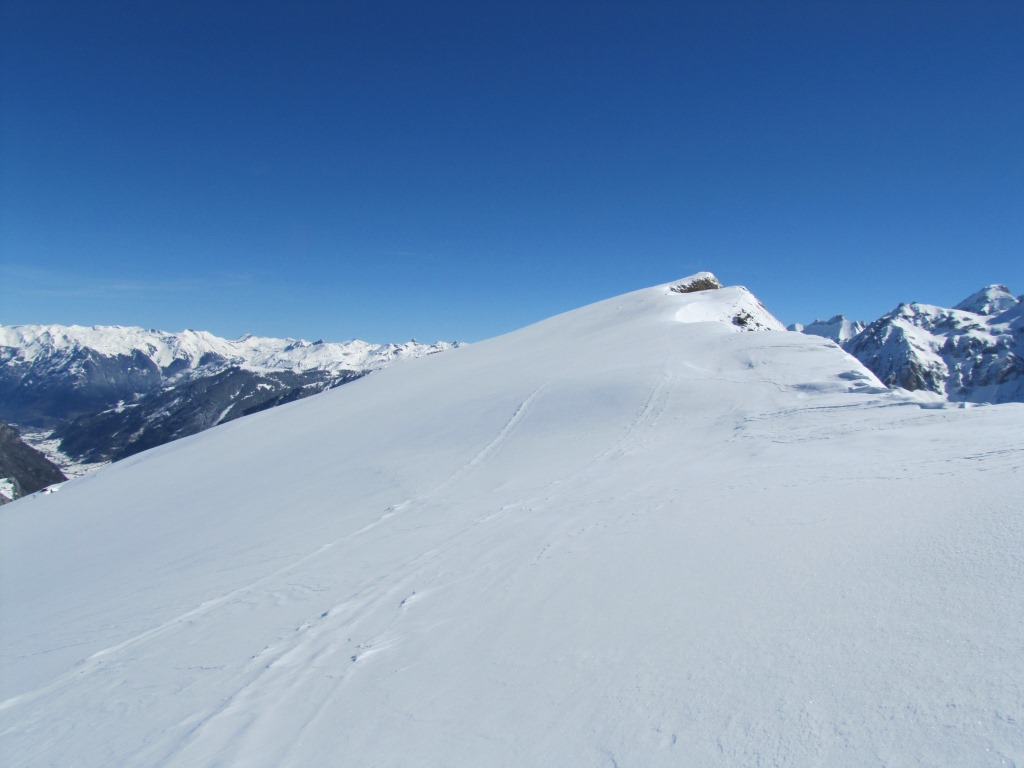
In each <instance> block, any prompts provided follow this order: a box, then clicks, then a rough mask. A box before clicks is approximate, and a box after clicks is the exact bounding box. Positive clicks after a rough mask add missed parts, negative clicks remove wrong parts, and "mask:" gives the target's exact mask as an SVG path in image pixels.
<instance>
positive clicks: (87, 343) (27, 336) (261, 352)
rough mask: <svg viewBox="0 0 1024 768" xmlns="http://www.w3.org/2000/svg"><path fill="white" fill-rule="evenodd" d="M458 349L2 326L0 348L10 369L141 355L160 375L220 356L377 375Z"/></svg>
mask: <svg viewBox="0 0 1024 768" xmlns="http://www.w3.org/2000/svg"><path fill="white" fill-rule="evenodd" d="M453 346H457V343H455V344H453V343H451V342H443V341H439V342H437V343H435V344H421V343H419V342H417V341H416V340H412V341H408V342H405V343H404V344H371V343H369V342H365V341H360V340H359V339H353V340H351V341H344V342H325V341H312V342H311V341H304V340H302V339H273V338H266V337H261V336H251V335H246V336H242V337H241V338H240V339H235V340H231V339H222V338H220V337H219V336H214V335H213V334H212V333H207V332H206V331H193V330H185V331H181V332H179V333H171V332H168V331H157V330H147V329H145V328H137V327H133V326H117V325H94V326H82V325H0V348H3V347H9V348H11V349H12V353H10V354H9V357H10V363H11V364H15V365H25V364H31V363H32V362H33V361H34V360H37V359H39V358H46V357H50V356H53V355H55V354H60V353H63V352H72V351H77V350H80V349H90V350H93V351H95V352H97V353H98V354H101V355H105V356H116V355H131V354H133V353H135V352H141V353H142V354H143V355H145V356H146V357H148V358H149V359H150V360H152V361H153V362H154V363H155V364H156V365H157V367H158V368H160V369H165V368H168V367H170V366H171V365H172V364H174V363H176V362H184V363H185V364H186V366H185V370H191V369H194V368H197V367H199V365H200V364H201V361H203V358H204V356H207V355H215V356H217V357H219V358H221V359H222V360H223V361H224V362H225V363H226V364H230V365H236V366H239V367H242V368H245V369H248V370H253V371H279V370H291V371H306V370H312V369H317V370H326V371H354V370H375V369H377V368H380V367H382V366H385V365H387V364H388V363H390V362H392V361H394V360H396V359H399V358H414V357H421V356H423V355H427V354H431V353H433V352H441V351H444V350H447V349H451V348H452V347H453Z"/></svg>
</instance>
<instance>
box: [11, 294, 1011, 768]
mask: <svg viewBox="0 0 1024 768" xmlns="http://www.w3.org/2000/svg"><path fill="white" fill-rule="evenodd" d="M675 285H678V284H675ZM741 321H742V322H741ZM758 326H760V327H777V328H780V329H781V326H779V325H778V323H777V321H775V320H774V318H772V317H771V316H770V315H769V314H768V313H767V312H766V311H764V309H763V308H762V307H761V306H760V304H759V303H758V302H757V301H756V299H754V298H753V297H752V296H750V294H749V293H747V292H746V291H745V290H743V289H741V288H725V289H720V290H707V291H700V292H697V293H677V292H675V291H673V290H672V286H668V285H666V286H660V287H657V288H652V289H648V290H644V291H638V292H636V293H632V294H627V295H625V296H620V297H617V298H614V299H610V300H608V301H605V302H600V303H598V304H595V305H592V306H589V307H585V308H583V309H580V310H577V311H574V312H570V313H567V314H565V315H561V316H558V317H555V318H551V319H550V320H547V321H544V322H542V323H538V324H536V325H534V326H531V327H529V328H525V329H523V330H521V331H518V332H515V333H512V334H508V335H506V336H503V337H499V338H496V339H492V340H490V341H488V342H483V343H481V344H477V345H473V346H471V347H465V348H462V349H458V350H454V351H452V352H451V353H449V354H445V355H435V356H430V357H427V358H424V359H421V360H416V361H413V362H410V363H409V364H406V365H402V366H394V367H390V368H387V369H385V370H383V371H381V372H379V373H377V374H375V375H374V377H373V379H374V380H373V381H370V380H369V379H363V380H360V381H356V382H353V383H352V384H350V385H346V386H345V387H342V388H340V389H336V390H333V391H331V392H329V393H326V394H324V395H323V396H321V397H317V398H312V399H306V400H302V401H300V402H296V403H292V404H289V405H285V406H282V407H280V408H275V409H273V410H271V411H267V412H264V413H261V414H257V415H255V416H253V417H251V418H248V419H244V420H239V421H235V422H232V423H229V424H226V425H222V426H220V427H217V428H215V429H212V430H209V431H206V432H203V433H202V434H199V435H195V436H193V437H190V438H186V439H184V440H180V441H177V442H175V443H172V444H169V445H165V446H162V447H160V448H157V449H155V450H152V451H148V452H146V453H143V454H139V455H137V456H133V457H131V458H129V459H126V460H124V461H122V462H119V463H117V464H114V465H111V466H110V467H108V468H105V469H103V470H100V471H99V472H96V473H94V474H91V475H88V476H85V477H82V478H79V479H76V480H73V481H71V482H69V483H67V484H66V485H65V486H64V489H63V490H62V491H61V493H59V494H53V495H49V496H41V497H33V498H31V499H26V500H22V501H19V502H16V503H14V504H11V505H8V506H6V507H4V510H3V512H2V513H0V564H2V566H0V567H2V568H3V573H2V578H0V604H2V605H4V607H5V616H7V617H12V618H11V619H10V620H7V621H5V623H4V625H3V630H2V632H3V637H2V643H0V653H2V654H3V655H2V661H3V666H4V675H3V676H2V678H0V680H2V682H0V686H2V687H0V739H2V742H0V743H2V747H3V750H4V751H3V754H4V755H5V756H6V757H7V759H6V764H8V765H11V766H20V765H40V764H51V763H57V764H59V763H62V762H64V763H70V762H75V763H76V764H81V765H103V764H121V765H140V766H145V765H167V766H179V765H180V766H190V765H215V764H222V765H247V766H305V765H331V764H346V765H380V766H392V765H393V766H397V765H422V766H442V765H443V766H462V765H465V766H479V765H493V766H520V765H595V766H597V765H616V764H617V765H623V766H625V765H645V766H661V765H664V766H677V765H706V766H716V765H718V766H755V765H772V764H781V765H838V766H863V765H883V764H885V765H897V764H931V765H968V764H969V765H999V764H1000V763H1001V761H1003V763H1004V764H1005V762H1006V761H1009V760H1017V759H1018V758H1019V756H1020V755H1021V754H1022V753H1024V735H1022V724H1024V713H1022V712H1021V709H1020V707H1021V701H1024V683H1022V681H1024V658H1022V656H1024V654H1022V651H1021V648H1022V645H1024V644H1022V642H1021V641H1022V629H1021V625H1020V615H1019V607H1020V604H1021V597H1022V588H1021V579H1022V576H1024V574H1022V572H1021V567H1020V557H1019V552H1020V551H1021V544H1022V538H1024V516H1022V515H1021V514H1020V512H1021V508H1020V499H1021V498H1024V480H1022V476H1021V474H1020V472H1019V467H1020V461H1021V458H1022V457H1024V407H1022V406H1019V405H1015V404H1009V405H1001V406H991V407H987V408H924V407H921V403H919V402H917V401H914V400H912V399H911V398H908V397H903V396H900V395H898V394H894V393H890V392H887V391H885V390H884V389H883V388H882V387H881V386H880V384H879V382H878V381H877V379H875V378H874V377H873V376H872V375H871V374H870V373H869V372H868V371H866V370H865V369H864V368H863V367H862V366H860V364H859V363H857V362H856V361H855V360H853V359H852V358H850V357H849V356H848V355H846V354H844V353H843V352H841V351H840V350H839V349H838V348H837V347H836V346H835V345H834V344H832V343H831V342H828V341H826V340H824V339H821V338H817V337H813V336H803V335H797V334H790V333H783V332H772V331H760V332H744V330H743V329H744V328H750V327H758ZM43 552H45V553H46V555H45V557H43V556H41V553H43ZM55 564H58V565H55Z"/></svg>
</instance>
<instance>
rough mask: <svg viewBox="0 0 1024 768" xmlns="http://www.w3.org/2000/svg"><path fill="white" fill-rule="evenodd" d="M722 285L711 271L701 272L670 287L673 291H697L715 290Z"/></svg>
mask: <svg viewBox="0 0 1024 768" xmlns="http://www.w3.org/2000/svg"><path fill="white" fill-rule="evenodd" d="M721 287H722V284H721V283H720V282H718V278H717V277H715V276H714V275H712V274H711V273H710V272H701V273H699V274H696V275H694V276H693V277H691V278H689V279H687V280H684V281H683V282H681V283H676V284H675V285H673V286H670V287H669V290H670V291H672V292H673V293H696V292H697V291H714V290H717V289H719V288H721Z"/></svg>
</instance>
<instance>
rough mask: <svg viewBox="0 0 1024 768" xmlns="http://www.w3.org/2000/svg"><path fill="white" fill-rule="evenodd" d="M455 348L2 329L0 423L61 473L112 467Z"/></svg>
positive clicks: (116, 329)
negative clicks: (81, 466) (40, 450)
mask: <svg viewBox="0 0 1024 768" xmlns="http://www.w3.org/2000/svg"><path fill="white" fill-rule="evenodd" d="M455 346H458V344H457V343H448V342H438V343H436V344H421V343H419V342H417V341H415V340H413V341H410V342H407V343H405V344H380V345H378V344H369V343H367V342H364V341H358V340H353V341H347V342H341V343H329V342H324V341H314V342H309V341H302V340H294V339H271V338H261V337H257V336H243V337H242V338H240V339H237V340H228V339H222V338H219V337H217V336H214V335H213V334H210V333H205V332H202V331H191V330H188V331H183V332H181V333H168V332H165V331H155V330H145V329H143V328H134V327H121V326H91V327H83V326H62V325H21V326H0V418H4V419H6V420H7V421H10V422H12V423H14V424H16V425H18V426H19V427H22V428H23V430H24V431H25V432H30V433H32V434H33V435H34V436H36V437H38V436H47V435H48V436H49V438H50V440H51V441H55V443H56V445H57V446H58V448H59V451H60V453H61V454H63V456H62V457H61V458H64V459H66V460H67V462H68V463H97V462H106V461H115V460H118V459H123V458H125V457H127V456H131V455H132V454H135V453H138V452H140V451H143V450H146V449H147V448H152V447H155V446H157V445H161V444H163V443H166V442H169V441H170V440H174V439H177V438H179V437H185V436H187V435H191V434H195V433H197V432H200V431H202V430H204V429H207V428H209V427H212V426H215V425H217V424H222V423H224V422H227V421H231V420H232V419H236V418H238V417H240V416H244V415H246V414H250V413H255V412H257V411H261V410H264V409H266V408H270V407H272V406H275V405H280V404H282V403H287V402H290V401H293V400H298V399H301V398H303V397H307V396H309V395H312V394H316V393H318V392H322V391H324V390H326V389H330V388H332V387H336V386H338V385H340V384H344V383H346V382H349V381H352V380H354V379H357V378H359V377H361V376H364V375H365V374H367V373H369V372H371V371H374V370H377V369H379V368H382V367H384V366H387V365H390V364H391V363H394V362H396V361H399V360H403V359H407V358H415V357H422V356H424V355H429V354H433V353H435V352H441V351H444V350H448V349H451V348H452V347H455ZM33 430H34V431H33Z"/></svg>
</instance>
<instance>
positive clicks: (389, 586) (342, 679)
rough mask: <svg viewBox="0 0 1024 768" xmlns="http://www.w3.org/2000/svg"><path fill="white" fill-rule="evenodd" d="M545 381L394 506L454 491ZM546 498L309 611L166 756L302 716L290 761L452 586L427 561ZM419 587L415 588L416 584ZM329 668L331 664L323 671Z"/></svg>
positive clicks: (606, 454)
mask: <svg viewBox="0 0 1024 768" xmlns="http://www.w3.org/2000/svg"><path fill="white" fill-rule="evenodd" d="M669 381H670V376H669V374H668V373H667V372H665V371H663V372H662V373H661V374H660V375H659V377H658V379H657V381H656V383H655V384H654V386H653V387H652V388H651V391H650V393H649V395H648V397H647V399H646V401H645V402H644V404H643V406H642V408H641V409H640V411H639V412H638V413H637V415H636V417H635V419H634V420H633V421H632V422H631V423H630V424H629V425H628V426H627V428H626V430H625V434H624V435H623V436H622V437H621V438H620V439H618V440H617V441H616V442H615V443H614V444H613V445H612V446H610V447H609V448H607V449H605V450H603V451H601V452H599V453H598V454H596V455H595V457H594V459H593V460H592V461H591V462H590V463H589V464H588V465H587V466H586V468H585V469H584V470H582V471H580V472H578V473H576V474H575V475H573V476H571V477H567V478H565V479H563V480H561V481H558V482H557V484H558V485H564V486H567V487H568V486H575V485H577V484H580V483H585V482H587V480H588V478H589V477H590V476H591V474H592V472H593V471H594V469H595V467H596V466H597V465H598V464H600V463H601V462H602V461H605V460H607V459H609V458H612V457H614V456H615V455H617V454H618V453H619V452H621V451H622V450H623V449H624V448H625V447H626V446H627V445H628V444H629V442H630V441H631V440H635V439H636V438H637V435H638V433H639V432H640V431H642V429H643V428H644V427H645V426H646V427H649V426H651V425H653V424H654V423H655V422H656V421H657V418H658V416H659V415H660V413H661V412H662V411H663V410H664V408H665V404H666V400H665V393H666V391H667V385H668V383H669ZM550 383H551V382H550V381H549V382H548V383H547V384H545V385H543V386H541V387H539V388H538V389H536V390H534V391H533V392H532V393H531V394H530V395H529V397H527V398H526V399H525V400H524V401H522V402H521V403H520V404H519V406H518V407H517V408H516V410H515V411H514V413H513V414H512V416H511V417H510V418H509V420H508V421H507V422H506V423H505V425H504V426H503V427H502V429H501V430H500V431H499V433H498V434H497V435H496V436H495V438H494V439H493V440H492V441H491V442H490V443H488V444H487V445H486V446H484V448H482V449H481V450H480V451H479V452H478V453H477V454H476V455H475V456H474V457H473V458H472V459H470V461H468V462H467V463H466V464H465V465H463V466H462V467H461V468H460V469H459V470H458V471H457V472H455V473H454V474H453V475H452V476H451V477H449V478H448V479H447V480H445V481H444V482H443V483H441V484H439V485H438V486H437V487H435V488H434V489H433V490H431V491H428V492H427V493H425V494H423V495H421V496H418V497H415V498H411V499H408V500H407V501H404V502H402V503H400V504H398V505H395V507H394V513H397V512H400V511H405V510H409V509H411V508H412V507H414V506H418V505H421V504H424V503H427V502H429V500H431V499H433V498H436V497H437V496H439V495H441V494H443V493H445V492H448V491H453V490H455V487H456V486H457V484H458V482H459V481H460V480H461V479H462V478H463V477H464V476H465V475H466V474H467V473H468V472H470V471H471V470H473V469H474V468H477V467H480V466H481V465H483V464H484V463H485V462H487V461H488V459H489V458H490V457H492V456H494V455H495V453H496V452H497V451H498V450H499V449H500V447H501V446H502V445H503V444H504V443H505V442H506V441H507V440H508V439H509V437H510V435H511V434H512V433H513V432H514V430H515V429H516V428H517V426H518V425H519V424H520V423H521V422H522V421H523V420H524V419H525V418H526V417H527V414H528V413H529V410H530V407H531V405H532V404H533V403H535V402H536V401H537V400H538V398H539V397H540V396H541V394H542V392H543V391H544V389H545V388H546V387H547V386H548V385H549V384H550ZM542 500H544V501H547V502H551V501H553V499H552V497H551V495H550V494H548V495H547V496H543V495H541V496H532V497H528V498H522V499H519V500H517V501H514V502H512V503H510V504H506V505H505V506H504V507H503V508H502V509H501V510H498V511H497V512H495V513H491V514H489V515H485V516H484V517H480V518H476V519H474V520H472V521H470V522H469V523H468V525H466V526H465V527H463V528H461V529H460V530H458V531H457V532H456V533H455V534H454V535H452V536H451V537H449V538H448V539H447V540H445V541H444V542H442V543H441V545H440V547H439V548H437V549H434V550H431V551H429V552H427V553H425V554H422V555H420V556H417V557H415V558H414V559H412V560H410V561H408V562H406V563H404V564H402V565H400V566H398V567H397V568H395V569H394V570H393V571H392V572H391V574H389V576H388V577H387V579H382V580H380V581H377V582H374V583H373V584H371V585H369V586H368V587H367V588H366V589H365V590H364V591H363V592H361V593H360V594H358V595H355V596H353V597H352V598H350V599H348V600H346V601H344V602H343V603H340V604H338V605H335V606H332V607H330V608H329V609H327V610H325V611H324V612H323V613H321V614H320V616H319V617H317V618H313V619H310V620H309V621H308V622H306V623H304V624H302V625H301V626H299V627H297V628H296V630H295V635H294V637H292V638H290V639H288V640H285V641H282V643H280V644H279V645H278V646H276V647H268V648H266V649H264V651H262V652H261V653H260V654H258V655H257V656H256V657H254V658H253V659H252V666H251V667H250V668H249V669H248V670H247V671H246V673H245V674H243V675H242V676H241V678H242V679H241V681H240V684H239V685H238V687H237V688H236V689H235V692H234V693H233V694H232V695H231V696H230V697H228V698H227V699H226V700H225V701H224V702H223V704H222V705H221V706H219V707H218V708H217V709H216V710H214V711H213V712H210V713H208V714H207V715H206V716H204V717H202V718H201V719H200V720H199V721H198V722H197V723H195V724H193V723H192V722H191V720H190V721H186V722H183V723H181V724H179V725H180V726H182V727H187V728H188V731H187V736H186V737H185V738H179V739H178V740H177V746H176V748H175V750H174V752H172V753H171V754H169V755H167V756H165V759H166V760H168V761H176V760H179V759H182V760H184V761H185V762H186V763H187V762H188V760H187V758H188V757H189V755H190V750H192V749H195V748H197V747H198V746H199V745H200V744H202V745H203V750H204V751H203V752H202V754H208V753H210V752H211V751H212V752H214V753H218V754H231V755H233V756H234V759H236V760H244V758H245V756H246V755H247V754H263V752H264V751H265V750H266V749H267V748H268V747H267V745H265V744H263V743H262V739H261V737H260V736H259V734H260V732H261V728H260V721H263V720H265V721H267V722H277V723H278V727H280V722H281V720H282V719H285V720H287V721H294V722H295V723H297V724H298V725H297V726H296V728H297V730H296V732H295V733H294V735H293V737H292V738H290V739H287V740H286V744H287V745H288V746H287V748H286V749H285V751H284V752H283V753H280V754H279V755H278V756H277V760H278V761H279V762H280V763H281V764H284V763H285V762H287V759H288V756H289V754H290V753H291V751H292V750H293V749H295V748H297V745H298V744H299V743H300V741H301V738H302V734H303V733H304V732H306V731H307V730H308V729H311V728H314V727H315V726H316V725H317V724H318V723H319V721H320V719H321V717H322V716H323V715H324V713H325V712H326V711H327V710H328V709H329V707H330V705H331V704H332V702H334V701H335V700H336V699H337V698H338V697H339V696H340V695H341V694H342V692H343V687H344V685H345V683H346V682H347V681H348V680H349V679H350V678H351V676H352V675H355V674H359V673H360V672H361V667H362V666H363V665H365V664H367V663H371V662H374V661H377V660H378V659H376V658H375V657H376V656H378V655H380V654H383V653H386V652H387V651H388V650H390V649H391V648H394V647H395V646H397V645H399V644H400V643H401V642H402V638H403V631H402V627H401V625H402V621H403V619H404V618H405V617H406V615H407V612H408V611H409V610H410V609H412V608H414V607H415V609H416V610H419V611H422V610H424V606H423V605H422V603H423V602H424V601H427V602H428V603H429V595H430V594H431V593H433V592H436V591H437V590H438V589H444V588H445V587H446V586H450V584H436V583H431V584H430V586H429V587H427V588H426V589H424V587H423V585H424V584H425V583H428V582H429V577H428V575H427V572H428V571H429V570H430V567H431V563H432V562H433V561H435V560H436V559H438V558H439V557H441V556H443V554H444V553H445V552H446V551H447V550H450V549H452V548H453V547H454V546H456V545H457V543H458V542H459V540H460V539H462V538H464V537H465V536H466V534H468V533H470V532H471V531H472V529H474V528H476V527H477V526H479V525H481V524H485V523H487V522H491V521H493V520H496V519H497V518H498V517H499V516H500V515H501V513H502V512H504V511H505V510H508V509H514V508H523V507H530V506H531V505H533V504H536V503H539V502H540V501H542ZM394 513H392V514H388V515H386V516H385V517H382V518H381V519H380V521H378V524H379V523H382V522H384V520H385V519H387V518H390V517H392V516H393V514H394ZM576 525H577V523H576V522H575V521H561V522H560V523H559V522H555V521H553V522H552V527H553V528H563V529H564V528H566V527H573V526H576ZM366 530H369V526H368V527H367V528H366V529H363V531H366ZM348 538H351V537H346V539H348ZM547 538H557V534H553V535H549V536H548V537H547ZM337 543H341V542H340V541H339V542H335V543H332V545H329V546H325V547H322V548H321V549H320V550H318V551H317V552H316V553H313V554H312V555H310V556H308V557H307V558H303V561H300V562H304V561H306V560H308V559H311V558H312V557H315V556H316V555H319V554H321V553H323V552H325V551H326V550H327V549H328V548H329V547H333V546H334V545H335V544H337ZM549 548H550V544H544V545H542V546H541V548H540V550H539V551H538V553H537V556H536V557H535V558H534V559H533V560H532V561H530V563H529V564H530V565H536V564H537V563H538V562H539V561H540V560H541V559H542V558H543V557H544V554H545V552H546V551H547V550H548V549H549ZM488 557H489V553H487V552H483V553H480V555H479V562H478V563H477V569H478V570H483V569H484V566H485V564H486V561H487V559H488ZM298 564H299V563H296V564H295V565H298ZM291 569H292V566H290V567H287V568H284V569H281V571H279V572H278V573H277V574H275V576H276V575H280V574H281V573H284V572H287V571H288V570H291ZM269 578H271V577H268V579H269ZM262 581H266V580H261V582H262ZM417 585H419V587H418V588H414V587H416V586H417ZM254 586H255V585H254ZM245 591H246V590H245V589H243V590H238V591H236V593H233V595H232V596H229V597H228V598H226V599H234V598H235V597H237V596H238V595H239V593H242V592H245ZM403 596H404V597H403ZM380 606H390V608H389V609H384V610H382V609H381V607H380ZM375 614H377V615H378V621H377V624H378V625H381V628H380V629H378V630H376V631H375V632H373V633H372V636H371V637H370V638H369V639H367V640H363V641H361V642H358V643H356V642H355V641H354V640H353V637H358V636H359V635H360V633H359V628H360V626H361V625H362V624H364V623H367V622H370V621H372V619H373V618H374V615H375ZM379 614H384V616H383V617H379ZM342 637H345V638H348V639H347V641H345V642H343V643H342V642H339V638H342ZM328 669H329V670H331V671H330V672H325V671H324V670H328ZM325 677H326V678H327V679H330V680H331V681H332V682H331V685H330V686H328V687H327V688H326V689H325V690H324V691H323V693H322V695H320V696H316V695H311V691H316V690H318V686H317V685H316V683H317V682H318V681H321V680H323V679H324V678H325ZM257 698H270V699H271V700H272V701H273V702H274V703H273V704H272V705H266V704H263V705H261V706H257V703H256V701H255V699H257ZM242 712H258V713H259V714H253V715H251V717H252V720H244V722H242V723H241V724H239V723H238V722H228V721H238V720H239V719H240V714H239V713H242ZM207 740H211V741H213V742H214V744H213V749H212V750H211V749H210V747H211V745H210V744H209V743H206V742H207Z"/></svg>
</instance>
